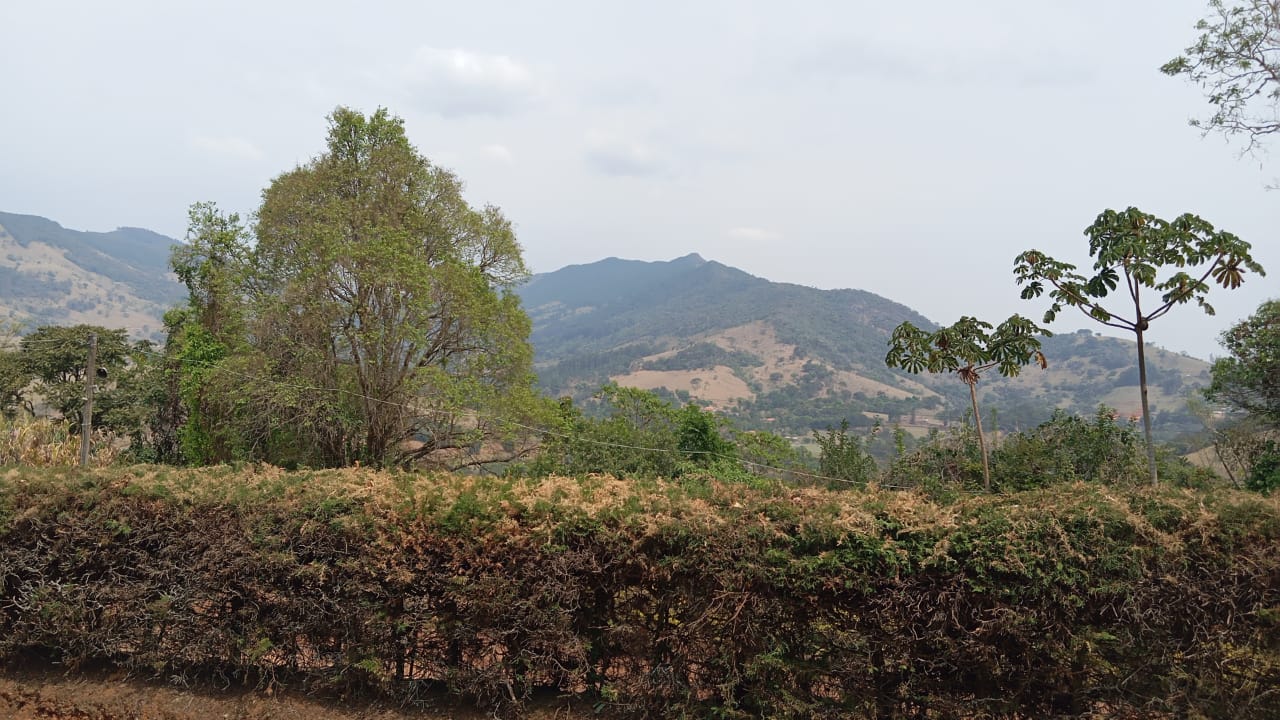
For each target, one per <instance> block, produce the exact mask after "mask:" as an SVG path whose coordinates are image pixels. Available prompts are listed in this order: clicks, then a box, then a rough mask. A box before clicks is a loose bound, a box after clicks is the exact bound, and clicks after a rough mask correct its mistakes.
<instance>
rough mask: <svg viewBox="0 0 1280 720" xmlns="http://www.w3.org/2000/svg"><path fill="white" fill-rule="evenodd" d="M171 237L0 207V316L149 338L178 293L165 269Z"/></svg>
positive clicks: (183, 292) (157, 330)
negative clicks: (79, 226)
mask: <svg viewBox="0 0 1280 720" xmlns="http://www.w3.org/2000/svg"><path fill="white" fill-rule="evenodd" d="M174 243H175V241H174V240H173V239H172V238H168V237H165V236H164V235H160V234H158V233H154V232H151V231H150V230H143V229H141V228H128V227H122V228H119V229H117V230H113V231H111V232H80V231H77V230H68V229H67V228H64V227H62V226H61V225H59V224H58V223H56V222H53V221H52V220H47V219H45V218H42V217H38V216H35V215H17V214H13V213H5V212H0V315H3V316H6V317H8V318H10V319H12V320H18V321H21V322H22V323H23V324H24V325H25V326H26V327H27V328H28V329H29V328H34V327H39V326H41V325H74V324H78V323H90V324H94V325H103V326H106V327H111V328H127V329H128V330H129V332H130V334H131V335H133V336H135V337H151V338H154V337H156V336H158V335H159V333H160V332H161V329H162V327H163V326H162V323H161V318H162V316H163V315H164V313H165V311H166V310H168V309H169V308H170V307H172V306H173V305H174V304H176V303H178V302H179V301H181V300H182V298H183V297H185V296H186V288H184V287H182V285H181V284H179V283H178V281H177V278H175V277H174V276H173V274H172V273H171V272H169V249H170V248H171V247H172V246H173V245H174Z"/></svg>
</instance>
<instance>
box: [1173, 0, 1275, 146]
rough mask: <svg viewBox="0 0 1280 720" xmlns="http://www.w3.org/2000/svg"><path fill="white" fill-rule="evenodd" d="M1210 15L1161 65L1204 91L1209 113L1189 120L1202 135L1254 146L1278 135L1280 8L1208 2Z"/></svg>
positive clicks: (1236, 0) (1257, 2)
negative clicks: (1195, 34) (1236, 138)
mask: <svg viewBox="0 0 1280 720" xmlns="http://www.w3.org/2000/svg"><path fill="white" fill-rule="evenodd" d="M1209 9H1210V11H1211V12H1210V15H1209V17H1207V18H1205V19H1203V20H1200V21H1199V22H1197V23H1196V30H1198V31H1199V32H1200V37H1199V38H1197V40H1196V42H1195V43H1194V44H1192V45H1191V46H1190V47H1188V48H1187V49H1186V50H1185V51H1184V52H1185V53H1186V54H1185V55H1180V56H1178V57H1176V58H1174V59H1173V60H1170V61H1169V62H1167V63H1165V64H1164V65H1163V66H1161V68H1160V71H1161V72H1163V73H1164V74H1166V75H1171V76H1175V77H1176V76H1179V75H1182V76H1185V77H1186V78H1187V79H1188V80H1190V81H1192V82H1194V83H1196V84H1197V85H1199V86H1200V87H1201V88H1203V89H1204V91H1205V93H1206V95H1207V99H1208V100H1209V104H1210V105H1211V106H1213V114H1212V115H1210V116H1209V117H1207V118H1204V119H1193V120H1192V121H1191V124H1192V126H1194V127H1198V128H1201V129H1202V130H1204V132H1205V133H1209V132H1220V133H1222V134H1224V135H1226V136H1228V137H1232V136H1244V138H1245V139H1246V141H1247V143H1248V145H1247V148H1246V149H1250V150H1251V149H1253V148H1254V146H1255V145H1256V144H1257V143H1258V142H1259V141H1260V140H1261V139H1262V138H1263V137H1265V136H1267V135H1270V134H1272V133H1275V132H1280V120H1277V115H1276V110H1277V107H1278V106H1280V54H1277V50H1276V48H1277V47H1280V5H1277V3H1276V2H1275V0H1210V1H1209Z"/></svg>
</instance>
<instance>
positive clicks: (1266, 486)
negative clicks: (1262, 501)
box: [1244, 440, 1280, 495]
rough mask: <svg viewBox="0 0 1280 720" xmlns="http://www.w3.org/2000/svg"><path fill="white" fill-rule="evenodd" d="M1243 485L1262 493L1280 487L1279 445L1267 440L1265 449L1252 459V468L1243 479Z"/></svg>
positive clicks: (1267, 493) (1265, 493)
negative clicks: (1246, 477) (1245, 478)
mask: <svg viewBox="0 0 1280 720" xmlns="http://www.w3.org/2000/svg"><path fill="white" fill-rule="evenodd" d="M1244 485H1245V487H1246V488H1248V489H1250V490H1253V491H1255V492H1260V493H1262V494H1264V495H1270V494H1271V492H1272V491H1273V490H1276V489H1278V488H1280V446H1277V445H1276V443H1275V441H1274V440H1271V441H1268V442H1267V444H1266V449H1265V450H1263V451H1262V453H1260V454H1259V455H1258V456H1257V458H1255V459H1254V461H1253V468H1252V469H1251V470H1250V471H1249V477H1248V479H1247V480H1245V483H1244Z"/></svg>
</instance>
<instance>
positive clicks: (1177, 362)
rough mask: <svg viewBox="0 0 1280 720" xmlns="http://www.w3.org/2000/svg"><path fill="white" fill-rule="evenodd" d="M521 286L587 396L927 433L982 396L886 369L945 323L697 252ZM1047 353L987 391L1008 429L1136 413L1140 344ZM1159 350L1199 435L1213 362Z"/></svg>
mask: <svg viewBox="0 0 1280 720" xmlns="http://www.w3.org/2000/svg"><path fill="white" fill-rule="evenodd" d="M518 292H519V294H520V295H521V298H522V300H523V302H524V305H525V309H526V310H527V312H528V313H529V315H530V317H531V318H532V320H533V334H532V338H531V339H532V342H533V346H534V350H535V363H536V369H537V372H538V377H539V380H540V382H541V384H542V386H543V388H544V389H545V390H547V391H548V392H551V393H553V394H564V395H569V396H572V397H576V398H578V399H586V398H588V397H589V396H590V394H591V393H592V392H594V391H595V390H596V389H598V388H599V387H600V385H601V384H603V383H605V382H617V383H619V384H622V385H629V386H634V387H642V388H647V389H653V390H656V391H658V392H659V394H663V395H666V396H668V397H670V398H671V399H673V400H676V401H680V402H683V401H687V400H692V401H696V402H699V403H700V404H703V405H704V406H708V407H712V408H714V409H717V410H720V411H723V412H725V413H726V414H728V415H730V416H732V417H734V418H735V419H736V420H738V422H739V423H740V424H743V425H745V426H747V427H762V428H766V427H767V428H775V429H778V430H780V431H783V432H786V433H791V434H797V435H803V434H806V433H807V432H808V430H809V429H812V428H820V427H824V426H826V425H835V424H838V423H839V422H840V420H841V419H843V418H849V419H850V420H851V422H853V423H854V424H858V423H869V422H871V419H872V418H875V417H881V418H883V419H886V420H892V421H901V422H904V423H907V424H911V422H912V420H914V423H915V425H916V426H917V428H920V429H925V428H928V427H932V426H937V425H940V424H941V423H942V422H944V421H946V420H947V419H957V418H959V417H960V416H961V415H962V414H963V411H964V408H966V407H967V405H968V400H967V393H966V391H965V390H964V386H963V385H962V384H961V383H959V381H958V380H957V379H956V378H954V377H953V376H951V375H948V374H943V375H929V374H922V375H918V376H917V375H909V374H905V373H901V372H897V371H891V370H889V369H888V368H887V367H886V366H885V364H884V356H885V352H886V351H887V349H888V338H889V335H890V333H891V332H892V330H893V328H895V327H897V325H899V324H900V323H902V322H903V321H910V322H912V323H914V324H915V325H917V326H919V327H923V328H934V327H936V325H935V324H934V323H932V322H931V321H930V320H929V319H927V318H925V317H924V316H922V315H920V314H919V313H918V312H916V311H914V310H912V309H911V308H909V307H907V306H906V305H903V304H901V303H897V302H894V301H892V300H889V299H887V298H883V297H880V296H878V295H875V294H873V293H869V292H865V291H861V290H818V289H815V288H810V287H804V286H800V285H791V284H786V283H775V282H770V281H769V280H765V279H763V278H759V277H755V276H752V275H749V274H748V273H745V272H743V271H741V270H738V269H736V268H732V267H729V266H726V265H723V264H721V263H718V262H715V261H711V260H706V259H703V258H702V257H701V256H699V255H696V254H691V255H686V256H684V257H681V258H676V259H675V260H671V261H668V262H643V261H636V260H621V259H618V258H608V259H605V260H601V261H599V262H595V263H590V264H586V265H572V266H569V267H565V268H562V269H560V270H556V271H554V272H550V273H545V274H540V275H535V276H534V277H533V278H532V279H530V281H529V282H528V283H526V284H525V285H524V286H523V287H521V288H520V289H519V291H518ZM1001 319H1002V318H1001ZM1045 350H1046V353H1047V354H1048V355H1049V362H1050V369H1049V370H1044V371H1042V370H1040V369H1039V368H1027V370H1026V371H1025V372H1024V373H1023V374H1022V375H1021V376H1020V377H1018V378H1011V379H1009V378H1001V377H1000V376H999V375H998V374H995V373H994V372H993V373H989V374H988V375H987V376H985V377H984V378H983V380H982V382H981V383H980V384H979V388H980V392H981V394H982V397H983V401H984V403H989V404H991V405H992V406H993V407H996V408H997V409H998V414H999V415H1003V417H1004V418H1005V420H1006V423H1008V424H1011V425H1018V426H1026V425H1030V424H1034V423H1036V422H1039V421H1041V420H1043V419H1044V418H1047V417H1048V415H1049V414H1050V413H1051V412H1052V410H1053V409H1054V408H1063V409H1067V410H1070V411H1073V412H1085V413H1088V412H1092V411H1093V409H1095V408H1096V406H1097V404H1098V403H1106V404H1108V405H1109V406H1111V407H1115V408H1118V409H1119V411H1120V412H1121V413H1122V414H1125V415H1129V414H1132V413H1133V412H1135V409H1136V406H1137V388H1136V377H1135V378H1131V377H1129V376H1130V375H1133V374H1135V373H1136V368H1135V362H1136V361H1135V352H1134V344H1133V343H1132V342H1126V341H1124V340H1119V339H1115V338H1108V337H1097V336H1095V335H1094V333H1092V332H1090V331H1088V330H1082V331H1080V332H1077V333H1067V334H1065V335H1061V336H1055V337H1053V338H1049V339H1047V340H1046V341H1045ZM1149 350H1150V351H1149V358H1148V359H1149V363H1150V367H1149V371H1150V374H1151V375H1152V378H1153V382H1152V386H1153V387H1152V392H1153V397H1154V402H1155V404H1156V408H1157V410H1160V411H1164V413H1165V416H1164V418H1163V419H1164V422H1163V423H1162V426H1163V428H1164V430H1165V431H1166V435H1168V434H1173V433H1176V432H1180V431H1185V430H1188V429H1190V428H1189V427H1188V426H1189V423H1190V421H1189V416H1187V414H1186V412H1185V402H1184V398H1185V396H1186V394H1187V393H1188V392H1190V391H1191V390H1192V389H1193V388H1195V387H1197V386H1199V385H1203V384H1204V383H1205V382H1207V379H1208V365H1207V363H1204V362H1203V361H1200V360H1196V359H1194V358H1188V357H1185V356H1180V355H1175V354H1174V353H1169V352H1166V351H1164V350H1161V349H1159V348H1150V349H1149ZM1157 417H1159V416H1158V414H1157ZM1006 426H1009V425H1006Z"/></svg>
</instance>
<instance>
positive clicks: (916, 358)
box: [884, 314, 1049, 488]
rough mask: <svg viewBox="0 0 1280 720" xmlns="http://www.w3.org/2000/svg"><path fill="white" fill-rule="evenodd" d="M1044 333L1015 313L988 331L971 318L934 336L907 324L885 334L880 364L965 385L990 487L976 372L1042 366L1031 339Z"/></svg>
mask: <svg viewBox="0 0 1280 720" xmlns="http://www.w3.org/2000/svg"><path fill="white" fill-rule="evenodd" d="M1048 334H1049V333H1048V331H1046V330H1044V329H1043V328H1041V327H1039V326H1038V325H1036V324H1035V323H1034V322H1032V321H1030V320H1028V319H1027V318H1024V317H1022V316H1021V315H1016V314H1015V315H1011V316H1009V319H1008V320H1005V321H1004V322H1002V323H1000V326H999V327H993V326H992V325H991V323H988V322H983V321H981V320H978V319H977V318H973V317H968V316H965V317H962V318H960V320H958V321H957V322H956V323H955V324H954V325H951V326H950V327H944V328H940V329H938V330H936V331H934V332H928V331H925V330H921V329H920V328H918V327H916V326H915V325H912V324H911V323H909V322H904V323H902V324H901V325H899V326H898V327H897V328H895V329H894V331H893V334H892V335H890V336H889V353H888V354H887V355H886V356H885V359H884V361H885V364H886V365H888V366H889V367H896V368H902V369H903V370H906V371H907V372H911V373H918V372H921V371H923V370H928V371H929V372H932V373H936V372H954V373H955V374H956V375H957V377H959V378H960V380H961V381H962V382H964V384H965V385H968V386H969V402H970V405H971V407H972V409H973V418H974V426H975V427H976V428H977V430H978V449H979V450H980V451H981V452H982V475H983V482H984V484H985V485H986V486H987V487H988V488H989V487H990V486H991V469H990V466H989V463H988V459H987V445H986V442H985V440H984V438H983V434H982V415H981V413H980V411H979V410H978V396H977V392H976V391H975V386H976V385H977V384H978V380H979V379H980V378H981V376H982V372H983V371H985V370H989V369H991V368H993V367H994V368H999V370H1000V374H1001V375H1004V376H1005V377H1013V376H1015V375H1017V374H1018V373H1020V372H1021V371H1022V367H1023V366H1024V365H1026V364H1027V363H1030V362H1032V361H1034V360H1039V362H1040V366H1041V367H1042V368H1043V367H1046V366H1047V362H1046V361H1045V357H1044V353H1042V352H1041V351H1040V340H1039V339H1038V338H1037V337H1036V336H1037V335H1048Z"/></svg>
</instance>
